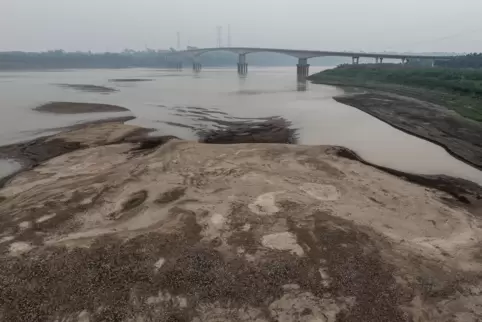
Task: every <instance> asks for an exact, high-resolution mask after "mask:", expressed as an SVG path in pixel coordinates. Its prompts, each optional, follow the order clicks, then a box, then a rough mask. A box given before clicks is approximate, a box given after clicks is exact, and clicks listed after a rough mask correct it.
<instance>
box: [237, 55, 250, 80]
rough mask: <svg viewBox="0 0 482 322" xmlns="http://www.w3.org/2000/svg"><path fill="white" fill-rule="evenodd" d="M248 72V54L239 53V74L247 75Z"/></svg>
mask: <svg viewBox="0 0 482 322" xmlns="http://www.w3.org/2000/svg"><path fill="white" fill-rule="evenodd" d="M247 73H248V64H247V63H246V54H239V58H238V74H239V75H246V74H247Z"/></svg>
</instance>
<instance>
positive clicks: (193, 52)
mask: <svg viewBox="0 0 482 322" xmlns="http://www.w3.org/2000/svg"><path fill="white" fill-rule="evenodd" d="M216 51H227V52H232V53H234V54H237V55H238V73H239V74H241V75H245V74H247V72H248V63H247V60H246V55H247V54H251V53H260V52H268V53H278V54H285V55H288V56H292V57H295V58H298V64H297V65H296V67H297V75H298V76H299V77H306V76H308V74H309V68H310V65H309V64H308V59H309V58H315V57H351V58H352V63H353V64H358V63H359V61H360V57H362V58H373V59H374V60H375V63H377V64H382V63H383V59H400V60H401V62H402V64H406V63H408V62H409V61H410V60H411V59H424V60H430V61H432V66H433V65H434V62H435V60H447V59H451V58H453V56H428V55H410V54H387V53H367V52H354V51H324V50H298V49H279V48H257V47H216V48H190V49H188V50H183V51H177V52H173V53H172V54H175V55H179V56H180V57H185V58H190V59H192V61H193V70H194V71H195V72H199V71H201V68H202V66H201V63H200V62H199V60H198V57H199V56H201V55H202V54H205V53H209V52H216ZM177 68H178V69H182V63H181V62H178V63H177Z"/></svg>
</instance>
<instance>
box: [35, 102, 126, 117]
mask: <svg viewBox="0 0 482 322" xmlns="http://www.w3.org/2000/svg"><path fill="white" fill-rule="evenodd" d="M34 110H35V111H38V112H49V113H57V114H80V113H103V112H125V111H129V110H128V109H127V108H125V107H121V106H117V105H110V104H98V103H77V102H50V103H47V104H43V105H40V106H37V107H35V108H34Z"/></svg>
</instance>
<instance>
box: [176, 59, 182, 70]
mask: <svg viewBox="0 0 482 322" xmlns="http://www.w3.org/2000/svg"><path fill="white" fill-rule="evenodd" d="M176 70H179V71H180V70H182V61H178V62H176Z"/></svg>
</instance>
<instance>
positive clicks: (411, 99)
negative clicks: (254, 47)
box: [310, 66, 482, 169]
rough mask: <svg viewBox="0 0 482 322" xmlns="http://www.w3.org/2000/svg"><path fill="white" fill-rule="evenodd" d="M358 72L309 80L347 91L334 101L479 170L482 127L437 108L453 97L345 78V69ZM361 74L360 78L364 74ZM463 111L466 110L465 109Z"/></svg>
mask: <svg viewBox="0 0 482 322" xmlns="http://www.w3.org/2000/svg"><path fill="white" fill-rule="evenodd" d="M352 68H353V69H354V71H352V70H351V69H352ZM357 68H358V67H356V66H355V67H342V68H340V69H338V68H337V69H334V70H330V71H324V72H321V73H319V74H315V75H313V76H311V77H310V79H311V80H312V81H313V82H315V83H319V84H328V85H335V86H339V87H342V88H345V89H347V94H346V95H342V96H337V97H334V99H335V100H336V101H338V102H340V103H343V104H347V105H350V106H353V107H355V108H358V109H360V110H362V111H364V112H366V113H368V114H370V115H372V116H374V117H376V118H378V119H379V120H381V121H383V122H386V123H388V124H390V125H391V126H393V127H395V128H397V129H399V130H401V131H404V132H406V133H409V134H411V135H414V136H417V137H419V138H422V139H425V140H427V141H430V142H432V143H435V144H437V145H440V146H442V147H443V148H444V149H445V150H447V152H449V153H450V154H451V155H452V156H454V157H456V158H458V159H460V160H462V161H464V162H466V163H468V164H470V165H472V166H474V167H476V168H478V169H482V123H480V122H477V121H474V120H470V119H467V118H465V117H462V116H461V115H458V114H457V113H454V111H453V110H451V109H450V108H446V107H444V106H441V105H439V104H438V103H440V102H447V101H446V99H447V95H448V96H451V95H452V94H450V93H448V94H447V93H445V96H444V94H442V95H440V96H437V95H435V92H431V91H428V90H424V89H423V88H415V87H408V86H406V85H405V86H400V85H394V84H382V83H378V82H377V81H373V80H371V79H370V78H368V79H365V78H363V77H361V76H360V77H352V76H348V75H346V73H347V72H346V69H349V70H350V71H351V72H356V71H358V69H357ZM366 68H369V67H361V70H365V69H366ZM388 68H391V67H388ZM390 70H391V69H390ZM361 73H362V74H363V71H362V72H361ZM354 88H355V91H353V89H354ZM435 97H437V98H436V99H435ZM465 99H469V98H467V97H460V98H459V102H461V101H463V100H465ZM461 108H462V107H460V108H459V109H458V110H459V111H460V110H461ZM477 108H478V107H477ZM463 109H467V106H465V107H463ZM474 109H475V107H474Z"/></svg>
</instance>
